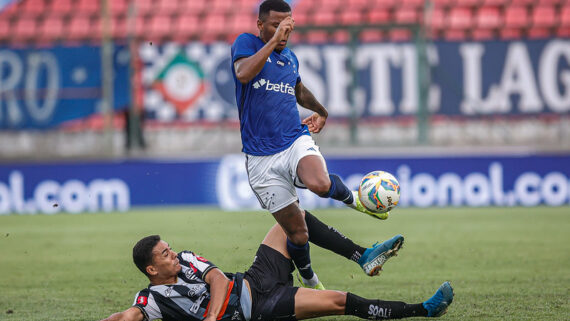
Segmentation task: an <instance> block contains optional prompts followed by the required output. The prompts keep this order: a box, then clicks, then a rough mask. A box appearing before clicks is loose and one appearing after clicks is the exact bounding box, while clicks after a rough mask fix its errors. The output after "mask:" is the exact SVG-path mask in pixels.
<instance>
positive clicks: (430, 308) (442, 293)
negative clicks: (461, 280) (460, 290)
mask: <svg viewBox="0 0 570 321" xmlns="http://www.w3.org/2000/svg"><path fill="white" fill-rule="evenodd" d="M451 302H453V288H452V287H451V284H450V283H449V282H447V281H446V282H443V284H442V285H441V286H440V287H439V289H437V291H435V294H434V295H433V296H432V297H431V298H429V299H427V301H425V302H424V303H422V304H423V306H424V308H425V309H426V310H427V312H428V317H431V318H436V317H440V316H442V315H444V314H445V313H446V312H447V308H448V307H449V305H450V304H451Z"/></svg>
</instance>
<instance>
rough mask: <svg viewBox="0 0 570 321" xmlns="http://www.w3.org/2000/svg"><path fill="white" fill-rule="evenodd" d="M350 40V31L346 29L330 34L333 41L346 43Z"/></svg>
mask: <svg viewBox="0 0 570 321" xmlns="http://www.w3.org/2000/svg"><path fill="white" fill-rule="evenodd" d="M350 40H351V39H350V33H349V32H348V31H346V30H338V31H335V32H334V33H333V34H332V41H333V42H334V43H348V42H350Z"/></svg>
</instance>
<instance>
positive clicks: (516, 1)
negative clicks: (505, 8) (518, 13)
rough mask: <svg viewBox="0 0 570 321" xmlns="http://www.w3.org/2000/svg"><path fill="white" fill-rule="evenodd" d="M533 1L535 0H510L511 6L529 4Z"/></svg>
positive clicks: (533, 2) (532, 3)
mask: <svg viewBox="0 0 570 321" xmlns="http://www.w3.org/2000/svg"><path fill="white" fill-rule="evenodd" d="M535 3H536V0H511V6H530V5H534V4H535Z"/></svg>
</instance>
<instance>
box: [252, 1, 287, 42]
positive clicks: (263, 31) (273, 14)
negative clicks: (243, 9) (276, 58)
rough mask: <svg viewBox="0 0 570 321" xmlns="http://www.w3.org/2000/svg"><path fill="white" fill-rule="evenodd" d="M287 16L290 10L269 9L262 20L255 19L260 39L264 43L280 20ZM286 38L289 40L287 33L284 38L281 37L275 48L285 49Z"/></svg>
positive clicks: (272, 33)
mask: <svg viewBox="0 0 570 321" xmlns="http://www.w3.org/2000/svg"><path fill="white" fill-rule="evenodd" d="M289 16H291V12H277V11H273V10H270V11H269V14H268V15H267V17H265V20H264V21H261V20H257V28H258V29H259V37H260V38H261V40H263V42H265V43H267V42H268V41H269V40H271V38H272V37H273V35H274V34H275V30H277V27H279V24H280V23H281V21H283V19H285V18H287V17H289ZM287 40H289V35H287V36H286V38H285V39H282V40H281V41H280V42H279V44H278V45H277V47H275V49H277V50H279V51H281V50H283V49H285V46H287Z"/></svg>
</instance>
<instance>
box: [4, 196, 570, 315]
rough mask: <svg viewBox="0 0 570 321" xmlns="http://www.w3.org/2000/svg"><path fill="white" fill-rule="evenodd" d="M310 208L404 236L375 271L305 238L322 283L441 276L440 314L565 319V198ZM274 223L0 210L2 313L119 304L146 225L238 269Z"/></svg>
mask: <svg viewBox="0 0 570 321" xmlns="http://www.w3.org/2000/svg"><path fill="white" fill-rule="evenodd" d="M313 213H314V214H315V215H316V216H318V217H319V218H320V219H321V220H323V221H324V222H326V223H327V224H329V225H333V226H335V227H336V228H337V229H338V230H340V231H341V232H343V233H344V234H345V235H347V236H349V237H351V238H352V239H353V240H354V241H356V242H357V243H359V244H361V245H365V246H370V245H371V244H372V243H374V242H375V241H381V240H383V239H385V238H388V237H391V236H393V235H394V234H397V233H402V234H404V236H405V237H406V243H405V245H404V248H403V250H402V251H401V252H400V254H399V256H397V257H396V258H394V259H392V260H391V261H389V262H388V263H387V264H386V265H385V267H384V271H383V272H382V273H381V275H380V276H378V277H374V278H370V277H367V276H365V275H364V273H363V272H362V271H361V270H360V268H359V267H358V266H357V265H356V264H355V263H353V262H351V261H348V260H346V259H344V258H342V257H338V256H336V255H335V254H333V253H331V252H328V251H326V250H322V249H319V248H317V247H316V246H312V247H311V253H312V258H313V267H314V268H315V270H316V272H317V273H318V275H319V277H320V279H321V280H322V281H323V283H324V285H325V286H326V287H327V288H329V289H338V290H344V291H351V292H354V293H356V294H358V295H361V296H365V297H370V298H372V297H375V298H380V299H386V300H402V301H407V302H420V301H423V300H425V299H426V298H428V297H429V296H431V294H432V293H433V291H434V290H435V289H436V288H437V287H438V286H439V285H440V284H441V283H442V282H443V281H445V280H450V281H451V282H452V285H453V286H454V288H455V295H456V296H455V301H454V302H453V305H452V306H451V307H450V309H449V312H448V313H447V315H445V316H444V317H443V318H442V320H569V319H570V303H569V302H570V208H568V207H561V208H546V207H538V208H477V209H465V208H449V209H413V208H412V209H404V208H401V209H396V210H395V211H393V213H392V216H391V217H390V218H389V219H388V220H387V221H377V220H374V219H371V218H368V217H366V216H365V215H362V214H359V213H357V212H354V211H351V210H348V209H347V210H344V209H331V210H315V211H313ZM273 223H274V220H273V218H272V217H271V215H270V214H268V213H265V212H222V211H219V210H213V209H197V208H174V209H173V208H169V209H166V208H155V209H145V210H133V211H131V212H129V213H109V214H101V213H97V214H85V215H68V214H61V215H55V216H46V215H37V216H0V289H1V291H2V294H1V296H0V320H10V321H12V320H98V319H101V318H104V317H107V316H108V315H109V314H111V313H113V312H116V311H119V310H124V309H126V308H128V307H129V306H130V304H131V303H132V301H133V299H134V295H135V293H136V292H137V291H138V290H140V289H142V288H144V287H146V286H147V284H148V282H147V280H146V278H145V277H144V276H143V275H142V274H141V273H140V272H139V271H138V270H137V269H136V267H135V266H134V264H133V263H132V261H131V249H132V246H133V244H134V243H135V242H136V241H137V240H138V239H139V238H141V237H143V236H146V235H149V234H160V235H161V236H162V237H163V239H165V240H166V241H168V242H169V243H170V244H171V246H172V248H173V249H175V250H182V249H190V250H194V251H195V252H197V253H199V254H201V255H202V256H204V257H206V258H208V259H209V260H211V261H212V262H214V263H216V264H217V265H218V266H219V267H220V268H222V269H223V270H225V271H228V272H235V271H243V270H245V269H246V268H247V267H248V266H249V264H250V262H251V261H252V258H253V255H254V253H255V250H256V249H257V246H258V244H259V242H260V241H261V240H262V239H263V236H264V235H265V232H266V231H267V230H268V229H269V227H270V226H271V225H272V224H273ZM323 319H324V320H356V318H354V317H331V318H323Z"/></svg>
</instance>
